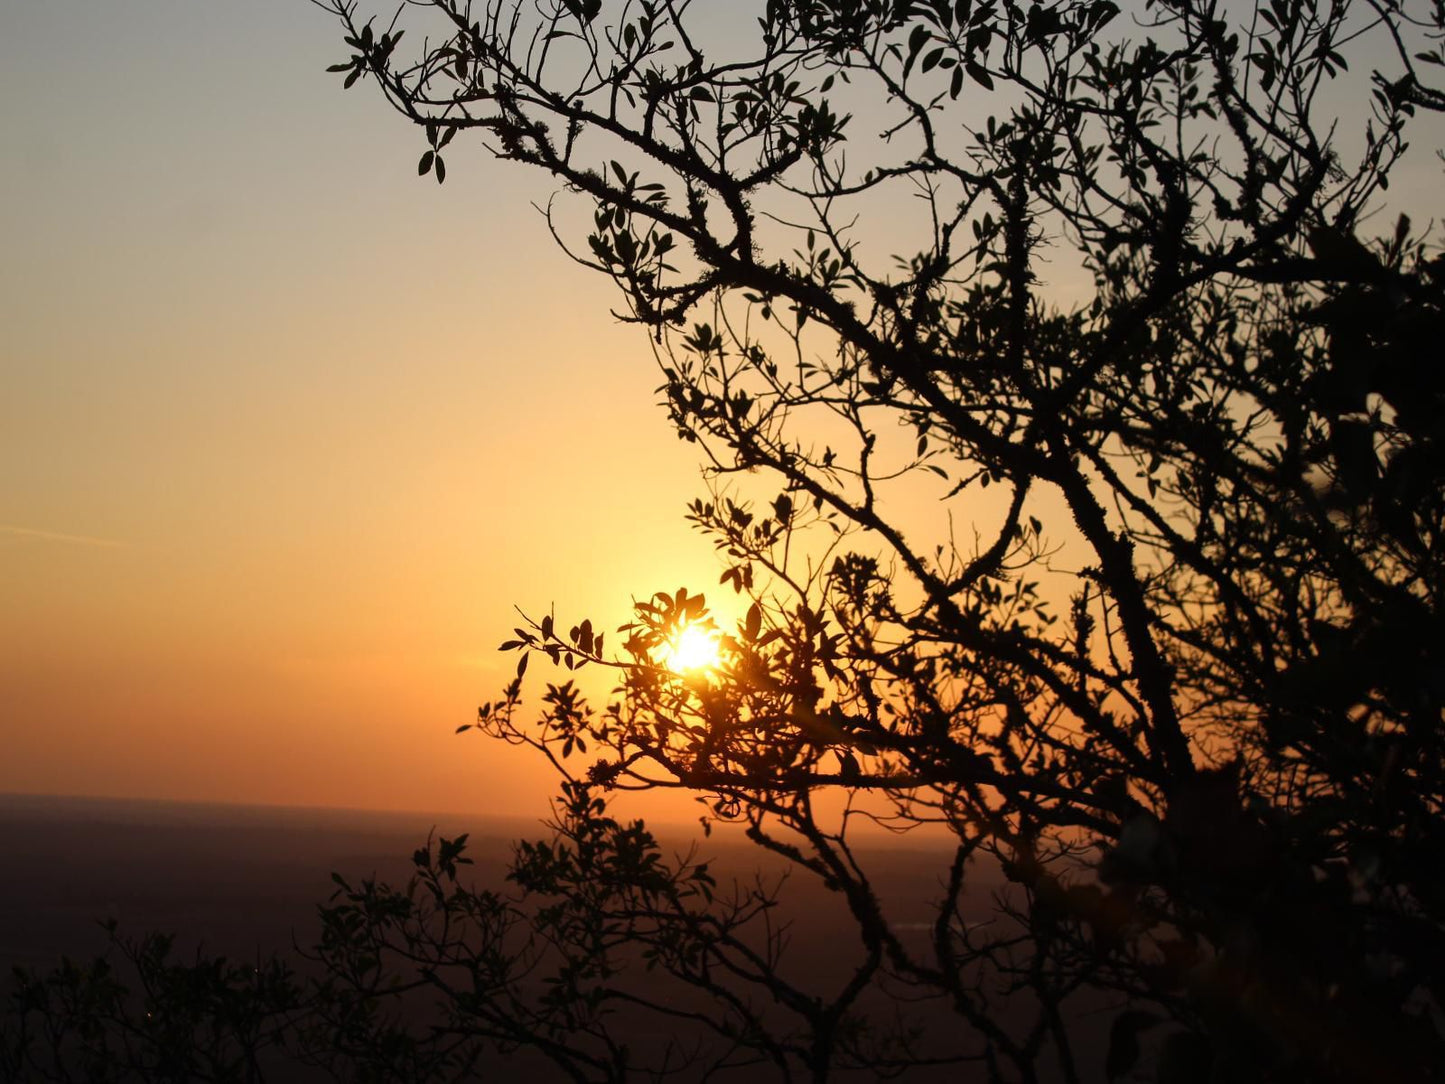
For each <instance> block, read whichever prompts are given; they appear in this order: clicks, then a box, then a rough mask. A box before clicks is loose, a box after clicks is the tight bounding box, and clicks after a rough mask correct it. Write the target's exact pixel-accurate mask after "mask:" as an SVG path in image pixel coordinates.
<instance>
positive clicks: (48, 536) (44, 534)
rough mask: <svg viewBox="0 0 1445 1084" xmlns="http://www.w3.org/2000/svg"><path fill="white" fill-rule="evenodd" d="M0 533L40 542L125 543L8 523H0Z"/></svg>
mask: <svg viewBox="0 0 1445 1084" xmlns="http://www.w3.org/2000/svg"><path fill="white" fill-rule="evenodd" d="M0 535H11V536H14V537H19V538H34V539H37V540H38V541H41V542H64V543H69V544H70V545H73V546H104V547H113V546H124V545H125V543H124V542H121V541H119V540H117V539H114V538H95V537H93V536H91V535H87V534H66V533H65V532H63V531H42V530H40V529H39V528H36V527H16V526H14V525H13V524H9V523H0Z"/></svg>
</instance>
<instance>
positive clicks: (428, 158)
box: [416, 151, 436, 177]
mask: <svg viewBox="0 0 1445 1084" xmlns="http://www.w3.org/2000/svg"><path fill="white" fill-rule="evenodd" d="M435 161H436V153H435V152H434V151H427V152H426V153H425V154H424V155H422V156H421V161H420V162H418V163H417V164H416V174H417V176H418V177H425V176H426V175H427V174H428V173H430V172H431V167H432V163H433V162H435Z"/></svg>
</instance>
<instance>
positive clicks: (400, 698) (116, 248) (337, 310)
mask: <svg viewBox="0 0 1445 1084" xmlns="http://www.w3.org/2000/svg"><path fill="white" fill-rule="evenodd" d="M345 53H346V49H345V47H344V46H343V45H342V44H341V42H340V36H339V33H338V31H337V30H336V28H335V27H334V26H333V24H332V23H331V22H330V21H328V19H327V18H326V17H325V15H324V14H323V13H322V12H320V11H318V10H317V9H315V8H313V7H311V6H309V5H307V4H305V3H302V2H300V0H248V2H247V3H234V2H229V3H223V2H219V0H133V2H130V3H125V4H113V3H104V4H96V3H89V2H82V0H11V2H7V3H6V4H5V5H4V7H3V11H0V145H3V146H4V148H5V153H4V154H3V156H0V198H3V204H0V206H3V214H0V252H3V255H0V326H3V328H4V338H3V342H0V742H3V748H4V752H3V754H0V791H20V792H45V793H71V794H91V795H113V796H144V797H167V798H185V799H214V800H240V801H255V802H277V803H288V804H305V805H341V806H366V807H376V808H412V809H454V810H480V811H495V812H513V811H517V812H524V813H527V812H531V811H532V810H533V809H536V810H537V811H539V812H540V811H541V810H542V809H543V807H542V805H541V802H542V797H543V794H544V793H545V792H544V791H543V790H542V789H541V788H540V787H539V786H538V783H539V782H540V781H542V780H544V779H546V778H547V777H546V774H545V772H544V771H543V770H542V769H540V768H539V767H538V766H537V765H535V764H534V763H533V762H532V760H531V758H527V757H525V756H521V755H519V754H515V753H511V752H510V751H509V750H506V749H503V748H500V747H498V746H496V745H495V744H493V743H489V742H486V741H484V740H482V739H480V738H477V739H475V740H470V741H469V740H467V739H466V738H458V737H455V736H454V735H453V731H454V729H455V727H456V726H457V725H459V724H460V723H463V722H467V721H469V720H470V719H471V718H472V716H473V714H474V712H475V707H476V705H477V703H479V702H480V701H482V700H484V699H490V698H491V697H492V696H493V695H494V694H495V692H496V691H497V690H498V689H499V688H500V685H501V684H502V683H503V681H504V680H505V679H506V678H507V677H508V676H510V670H511V667H512V665H513V664H514V663H515V658H514V657H511V656H499V655H498V654H497V653H496V652H495V647H496V645H497V643H498V642H499V641H500V640H501V639H503V638H504V637H505V636H506V635H507V634H508V632H509V629H510V626H511V625H512V624H513V623H514V618H515V614H514V613H513V610H512V607H513V604H514V603H515V604H517V605H520V606H522V607H523V608H525V609H527V610H529V611H531V612H533V613H536V614H540V613H542V612H545V611H546V609H547V608H548V606H549V605H551V604H552V603H553V602H554V601H555V602H556V603H557V604H558V607H559V616H567V615H571V616H573V617H576V616H582V615H590V616H594V617H598V616H604V615H611V616H612V617H615V618H617V619H620V616H621V614H622V612H623V608H624V607H625V605H626V603H627V601H628V599H629V598H630V597H631V596H633V595H640V594H648V593H650V592H652V591H653V590H655V589H659V588H675V587H677V586H679V585H681V584H684V583H686V584H689V585H696V586H706V585H707V584H709V583H713V584H715V583H716V581H717V566H716V565H715V563H714V558H713V557H712V553H711V549H710V547H709V546H708V544H707V543H706V541H705V540H703V539H701V538H700V537H698V536H696V535H695V534H693V533H691V532H690V531H689V530H688V529H687V527H686V524H685V523H684V522H683V520H682V516H681V511H682V508H683V505H684V503H685V501H686V500H688V499H689V498H691V497H692V496H694V495H696V493H697V492H698V490H699V483H698V481H697V472H696V469H695V464H694V456H693V454H691V453H690V452H689V451H688V450H687V449H686V448H684V447H682V446H681V445H679V444H678V443H677V442H676V441H675V440H674V439H673V437H672V436H671V433H670V431H669V427H668V425H667V422H666V419H665V417H664V416H663V415H662V413H661V412H660V411H659V410H658V409H657V408H656V407H655V406H654V405H653V402H654V398H655V397H654V395H653V394H652V391H653V388H654V387H655V386H656V384H657V383H658V378H657V374H656V371H655V369H654V368H653V365H652V362H651V358H650V355H649V354H648V352H647V350H646V344H645V342H643V341H642V340H640V339H639V338H638V333H637V332H636V331H634V330H630V329H627V328H624V327H621V326H620V325H618V324H617V323H616V322H615V321H613V320H612V319H611V318H610V317H609V316H608V309H609V307H610V306H611V305H613V304H614V302H615V298H614V297H613V295H612V293H611V288H610V284H608V283H606V282H602V281H598V280H597V279H596V278H595V277H593V276H590V275H588V274H587V273H586V272H584V271H582V270H581V269H580V268H577V267H575V266H574V265H572V264H570V263H569V262H568V261H567V260H566V259H565V258H564V257H563V256H562V255H561V254H560V253H559V252H558V251H557V250H556V249H555V248H554V247H553V245H552V243H551V241H550V240H549V239H548V237H547V235H546V232H545V229H544V226H543V224H542V222H541V219H540V217H539V216H538V215H537V213H536V212H535V211H533V210H532V208H531V206H530V202H531V201H533V200H539V199H545V198H546V196H547V195H548V193H549V192H550V190H551V186H549V182H548V180H547V179H546V178H543V177H539V176H536V175H529V174H527V173H525V172H524V171H521V170H519V169H516V168H515V167H506V166H502V165H499V164H498V163H495V162H492V161H490V160H489V159H487V158H485V157H484V155H483V154H482V153H481V152H480V151H476V152H473V153H468V152H467V151H466V150H464V149H461V148H453V153H451V154H449V156H448V159H449V165H450V166H451V178H450V179H449V181H448V183H447V184H446V185H445V186H443V187H441V188H438V186H437V185H435V184H434V183H431V182H430V181H429V180H428V181H425V182H423V181H422V180H420V179H418V178H417V176H416V158H417V156H418V154H419V153H420V149H421V143H422V137H421V134H420V133H419V132H418V131H415V130H412V129H410V128H409V127H408V126H407V125H406V124H404V123H403V122H402V121H400V120H399V119H398V118H396V117H394V116H393V115H391V114H390V113H389V112H388V111H387V110H386V108H385V107H384V106H383V105H382V103H381V102H380V100H379V98H378V97H377V96H376V95H375V94H374V93H371V92H369V91H368V89H367V88H364V87H358V88H356V89H354V90H352V91H350V92H347V93H343V92H342V90H341V86H340V79H339V77H337V76H335V75H328V74H326V73H325V71H324V69H325V67H326V65H327V64H329V63H333V62H335V61H336V60H339V59H343V58H344V55H345ZM600 623H601V622H599V624H600ZM614 623H615V621H614ZM468 737H471V736H468Z"/></svg>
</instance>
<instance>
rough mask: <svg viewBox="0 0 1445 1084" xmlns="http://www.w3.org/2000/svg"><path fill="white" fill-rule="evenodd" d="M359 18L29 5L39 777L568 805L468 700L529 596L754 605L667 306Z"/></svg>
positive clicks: (895, 240)
mask: <svg viewBox="0 0 1445 1084" xmlns="http://www.w3.org/2000/svg"><path fill="white" fill-rule="evenodd" d="M737 14H738V13H737V11H736V9H734V8H731V7H727V6H725V5H715V6H713V7H711V8H709V7H708V6H707V5H703V6H702V9H700V10H699V18H703V19H706V20H708V22H707V26H708V27H709V28H710V29H709V31H708V32H709V33H714V34H727V33H748V32H751V30H752V29H753V27H754V25H755V24H754V23H752V21H751V20H749V19H746V18H738V17H737ZM346 51H347V50H346V47H345V46H344V45H343V43H342V41H341V34H340V31H339V30H338V28H337V27H336V25H335V24H334V22H333V21H332V20H331V19H329V18H327V17H326V16H325V14H324V13H322V12H321V11H319V10H318V9H317V8H316V7H315V6H313V5H310V4H307V3H305V2H303V0H253V2H251V3H245V4H197V3H194V2H193V0H132V2H130V3H126V4H84V3H57V2H51V0H20V2H16V3H8V4H5V5H3V6H0V140H3V145H4V147H5V149H6V153H5V155H3V156H0V187H3V192H4V206H5V211H6V221H5V228H4V233H3V237H4V245H5V253H4V259H3V260H0V327H3V329H4V336H3V342H0V742H3V745H0V749H3V754H0V792H6V791H13V792H26V793H50V794H79V795H93V796H111V797H139V798H173V799H195V800H210V801H242V802H262V803H275V804H284V805H310V806H349V807H370V808H378V809H410V810H416V809H422V810H456V811H476V812H486V813H498V814H502V813H517V814H522V815H528V816H531V815H534V814H535V815H538V816H541V815H544V814H545V813H546V811H547V806H546V802H547V798H548V796H549V795H550V794H552V793H553V792H554V788H555V778H554V777H553V775H552V774H551V771H550V769H549V768H548V767H547V766H546V765H545V763H540V762H539V759H538V758H537V757H535V756H528V755H527V754H526V753H525V751H520V750H517V749H515V748H511V747H507V746H505V745H503V744H502V743H499V742H485V741H483V740H476V738H477V736H476V734H475V733H469V734H465V735H462V736H456V735H455V734H454V731H455V730H456V728H457V726H458V725H460V724H463V723H467V722H470V721H472V720H473V719H474V718H475V713H476V708H477V705H478V704H480V703H482V702H484V701H487V700H492V699H495V698H496V697H497V694H498V693H499V691H500V690H501V689H502V688H503V686H504V685H505V684H506V683H507V682H508V681H509V680H510V678H511V676H512V674H513V673H514V672H515V665H516V660H515V658H514V657H513V656H510V655H500V654H498V652H497V650H496V646H497V644H498V643H499V642H501V641H502V640H503V639H505V638H506V635H507V633H508V632H509V630H510V629H511V628H512V627H513V626H515V625H516V624H518V618H517V616H516V613H515V612H514V607H517V608H520V609H521V610H522V611H523V612H524V613H527V614H532V615H540V614H545V613H548V612H549V611H550V612H555V613H556V615H557V618H558V622H559V624H561V626H562V627H564V628H565V627H567V626H568V624H570V623H571V622H573V621H576V620H580V619H582V618H584V617H586V618H589V619H591V620H592V621H593V622H594V624H595V626H596V627H597V628H599V629H601V628H615V627H617V626H618V625H619V624H621V623H623V622H625V621H627V620H629V618H630V617H631V606H630V602H629V600H631V599H633V598H642V599H646V598H649V597H651V596H652V595H653V593H654V592H656V591H659V590H666V591H672V590H676V589H677V588H678V587H680V586H683V585H685V586H686V587H687V589H688V591H690V592H693V593H698V592H701V591H704V590H706V591H707V592H709V594H710V595H711V594H717V595H719V596H721V597H720V598H719V599H718V601H717V607H718V608H714V610H713V611H712V612H713V613H714V614H715V615H717V620H718V621H719V623H720V624H722V625H723V626H724V627H727V626H728V622H729V621H730V620H732V619H735V615H732V614H731V613H730V612H729V607H734V606H735V604H736V603H737V601H738V600H737V599H736V598H735V597H733V596H731V595H730V594H729V593H728V592H727V589H726V588H723V587H720V585H719V582H718V578H719V573H720V568H719V565H718V561H717V556H716V554H715V553H714V551H713V548H712V546H711V545H710V543H709V541H708V540H707V539H705V538H702V537H699V535H698V534H697V533H696V532H695V531H693V530H692V529H690V527H689V525H688V523H687V522H686V521H685V519H684V509H685V506H686V504H687V502H688V501H689V500H691V499H693V498H695V497H697V496H699V495H701V494H702V492H703V486H702V483H701V482H700V481H699V479H698V463H699V453H698V449H697V447H696V446H695V445H687V444H684V443H682V442H680V441H679V440H677V439H676V434H675V430H674V429H673V428H672V427H671V426H670V425H669V424H668V422H667V420H666V417H665V412H664V411H663V410H661V409H659V407H658V406H657V394H656V388H657V386H658V383H659V376H658V372H657V369H656V365H655V362H654V358H653V356H652V353H651V349H650V346H649V344H648V342H647V340H646V338H645V335H644V334H643V333H642V332H640V331H639V330H638V329H637V328H636V327H629V326H626V325H622V324H620V323H618V322H617V321H615V320H613V319H612V318H611V317H610V315H609V311H610V310H611V309H613V308H615V307H616V306H617V304H618V298H617V296H616V295H615V293H614V292H613V289H612V286H611V284H610V283H608V282H606V281H605V280H604V279H602V277H601V276H598V275H595V274H593V273H591V272H589V271H587V270H585V269H583V268H581V267H579V266H578V265H577V264H576V263H574V262H572V261H570V260H568V259H567V258H566V256H565V255H564V254H563V253H561V252H559V251H558V249H557V248H556V246H555V245H554V244H553V241H552V239H551V238H550V236H549V234H548V230H547V226H546V224H545V222H544V221H543V219H542V216H541V215H540V214H539V213H537V212H536V211H535V207H536V206H539V205H546V204H547V199H548V197H549V196H550V195H552V194H553V193H554V192H555V191H556V190H557V189H558V188H559V187H560V186H559V185H557V184H556V183H555V182H554V181H553V180H552V179H551V178H549V177H546V176H542V175H540V174H537V173H535V172H530V171H527V170H525V169H522V168H519V167H516V166H512V165H506V164H502V163H498V162H496V161H495V160H493V159H492V158H490V157H489V156H488V154H487V153H486V152H485V151H484V150H483V148H482V146H481V143H482V141H481V140H476V141H472V142H468V141H466V140H462V139H459V140H457V142H456V143H455V144H454V145H453V147H452V148H451V149H450V150H449V152H448V158H447V162H448V167H449V168H448V175H447V182H446V184H445V185H441V186H438V185H437V184H435V183H434V182H433V181H432V180H431V178H418V176H417V159H418V157H419V155H420V153H421V151H422V150H423V149H424V147H425V136H424V135H423V133H422V132H421V131H420V130H419V129H416V128H413V127H411V126H409V125H408V124H407V123H405V122H404V121H403V120H401V119H400V118H398V117H396V116H395V115H393V114H392V113H391V112H390V111H389V110H388V109H387V107H386V105H385V104H384V102H383V101H382V100H381V98H380V96H379V95H378V94H377V93H375V88H374V87H369V86H367V85H365V84H363V85H361V86H358V87H356V88H354V89H353V90H351V91H348V92H343V90H342V88H341V77H339V76H337V75H335V74H328V73H327V72H326V71H325V68H326V66H327V65H328V64H334V63H336V62H337V61H338V60H340V59H344V57H345V55H346ZM985 104H986V103H985ZM866 122H867V118H866V117H864V118H859V120H858V122H857V125H856V127H857V128H858V129H859V130H865V131H866V130H867V124H866ZM1422 178H1423V179H1422ZM1437 184H1438V176H1437V175H1436V173H1435V172H1434V171H1431V170H1426V171H1423V172H1419V173H1417V174H1414V175H1411V174H1408V173H1399V174H1397V175H1396V177H1395V179H1394V183H1392V186H1391V191H1392V195H1395V194H1397V193H1401V194H1402V195H1401V199H1402V200H1403V205H1409V204H1410V202H1411V197H1410V196H1409V192H1410V191H1411V187H1412V186H1413V187H1414V190H1415V191H1416V192H1417V193H1418V192H1425V193H1429V192H1433V190H1434V186H1435V185H1437ZM558 195H559V198H558V200H557V204H556V206H557V209H558V212H559V214H560V215H561V216H562V218H561V221H562V224H563V225H566V223H568V222H572V221H574V220H577V216H580V220H581V221H583V222H586V221H589V220H590V213H591V209H590V206H587V205H585V204H583V203H578V202H576V201H569V197H568V195H567V194H566V193H558ZM1415 199H1416V201H1417V202H1418V201H1419V197H1418V195H1417V196H1416V197H1415ZM904 202H906V204H907V205H906V206H904V205H903V202H900V205H899V206H898V207H896V208H895V207H884V208H879V209H877V211H876V213H874V212H872V211H870V213H869V214H868V215H866V216H863V217H862V218H861V219H860V223H859V226H858V234H859V236H860V238H861V242H860V243H861V244H863V245H864V246H865V248H866V247H867V246H871V249H869V251H871V252H872V253H873V254H874V256H875V257H876V258H877V259H879V260H880V261H885V262H886V260H887V259H888V257H890V256H891V255H893V254H894V253H897V252H906V251H907V250H908V248H909V245H910V244H911V241H910V238H912V237H915V236H917V234H916V232H915V227H916V226H918V225H919V223H922V228H923V229H924V230H925V231H927V230H931V228H932V227H931V226H930V225H929V224H928V223H927V222H926V221H924V219H925V218H926V211H925V210H924V208H925V207H926V204H925V203H923V201H919V200H908V201H904ZM568 215H572V216H574V217H573V218H568V217H567V216H568ZM584 232H585V227H584ZM579 236H580V235H579ZM584 249H585V246H584ZM1061 251H1062V250H1061ZM1065 263H1066V261H1064V260H1062V258H1061V262H1060V265H1059V266H1060V267H1061V268H1062V267H1063V266H1064V264H1065ZM1058 274H1059V275H1060V276H1061V277H1062V276H1063V275H1065V274H1067V272H1066V271H1064V270H1060V271H1059V272H1058ZM1065 285H1067V283H1065ZM1046 286H1047V287H1048V288H1049V289H1054V290H1058V289H1060V282H1053V283H1048V284H1046ZM1084 288H1085V289H1087V288H1088V283H1087V282H1085V283H1084ZM1064 294H1067V290H1065V291H1064ZM900 432H901V431H900ZM761 478H762V476H761V475H759V476H758V478H757V479H743V480H742V484H744V485H746V484H750V482H752V481H758V480H759V479H761ZM935 482H936V480H930V478H928V477H922V478H916V479H913V480H912V481H910V482H908V483H906V484H905V485H903V486H900V487H899V489H898V490H897V491H895V492H899V493H901V494H902V496H901V498H900V499H899V501H898V505H902V506H904V507H905V508H906V515H907V516H913V517H914V520H910V521H909V522H908V523H907V524H906V526H907V530H906V532H905V533H906V535H907V537H908V538H909V539H910V541H914V540H921V539H924V538H927V537H929V536H930V534H932V535H935V536H937V537H938V538H940V539H946V538H948V537H950V535H951V532H952V531H953V530H954V527H955V523H954V522H953V519H952V518H951V517H952V516H953V510H954V507H955V506H954V505H946V504H944V503H943V502H941V501H940V500H939V493H938V492H936V490H937V486H936V484H935ZM759 484H761V482H760V481H759ZM1002 490H1003V487H996V488H994V489H993V490H990V491H989V492H988V493H987V494H984V495H981V496H980V495H971V496H969V497H968V498H967V504H966V507H964V506H963V505H959V506H958V507H960V508H961V509H962V511H961V512H960V518H959V522H958V523H957V524H956V526H957V527H958V529H959V532H960V537H964V536H965V532H966V530H967V529H969V528H971V526H972V524H971V523H969V522H968V521H969V520H974V521H977V522H979V523H983V524H985V527H984V530H985V531H986V530H987V529H988V527H987V524H988V523H989V522H990V520H991V519H993V520H996V519H997V516H998V514H999V509H1001V508H1002V507H1003V504H1004V503H1006V499H1005V496H1004V494H1003V493H1002ZM774 495H775V494H768V495H767V499H771V498H772V497H773V496H774ZM898 505H894V506H893V508H896V507H898ZM891 510H892V508H890V511H891ZM1056 524H1057V525H1059V526H1061V527H1062V528H1064V529H1067V517H1066V516H1065V515H1064V514H1063V513H1060V514H1059V515H1058V516H1056V517H1054V521H1052V522H1049V523H1048V527H1049V528H1051V529H1052V528H1054V527H1055V526H1056ZM925 551H926V547H921V548H920V552H925ZM706 639H707V637H706V635H705V634H701V633H699V634H692V633H685V634H684V641H680V642H679V643H678V645H677V648H676V662H675V663H669V665H676V667H677V668H678V669H679V670H681V671H684V672H686V671H687V670H689V669H690V668H696V667H705V666H708V665H712V661H711V656H710V654H709V653H710V652H714V651H715V650H716V645H715V643H713V644H709V643H705V642H700V641H706ZM559 676H560V677H562V678H565V677H569V676H570V675H569V674H566V673H565V672H564V673H563V674H561V675H559ZM552 679H553V675H551V674H548V673H547V672H546V671H543V670H542V669H541V666H539V665H538V664H537V663H534V664H533V670H532V673H531V674H530V675H529V677H528V681H529V682H535V683H536V684H535V685H529V686H528V688H527V689H526V690H525V695H526V697H527V702H526V705H525V707H526V708H528V709H530V708H532V707H535V705H536V702H537V687H536V686H540V685H541V684H542V682H544V681H546V680H552ZM578 680H579V683H580V684H582V685H583V686H584V688H585V689H586V690H587V691H589V692H590V693H592V694H593V695H595V696H596V697H597V698H598V699H599V700H600V699H602V698H605V697H606V695H607V689H608V681H607V675H606V674H605V672H603V671H602V669H601V668H589V669H588V670H586V671H584V672H583V674H582V675H579V678H578ZM589 682H591V683H595V684H588V683H589ZM678 802H679V806H678V808H683V807H684V806H685V805H686V804H687V800H686V799H685V798H680V799H678Z"/></svg>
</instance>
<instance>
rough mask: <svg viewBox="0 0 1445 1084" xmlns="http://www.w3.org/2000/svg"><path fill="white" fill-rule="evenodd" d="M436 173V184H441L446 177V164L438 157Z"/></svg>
mask: <svg viewBox="0 0 1445 1084" xmlns="http://www.w3.org/2000/svg"><path fill="white" fill-rule="evenodd" d="M436 174H437V184H441V183H442V181H444V180H446V179H447V164H446V163H445V162H443V161H442V160H441V158H440V157H438V158H437V160H436Z"/></svg>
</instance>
